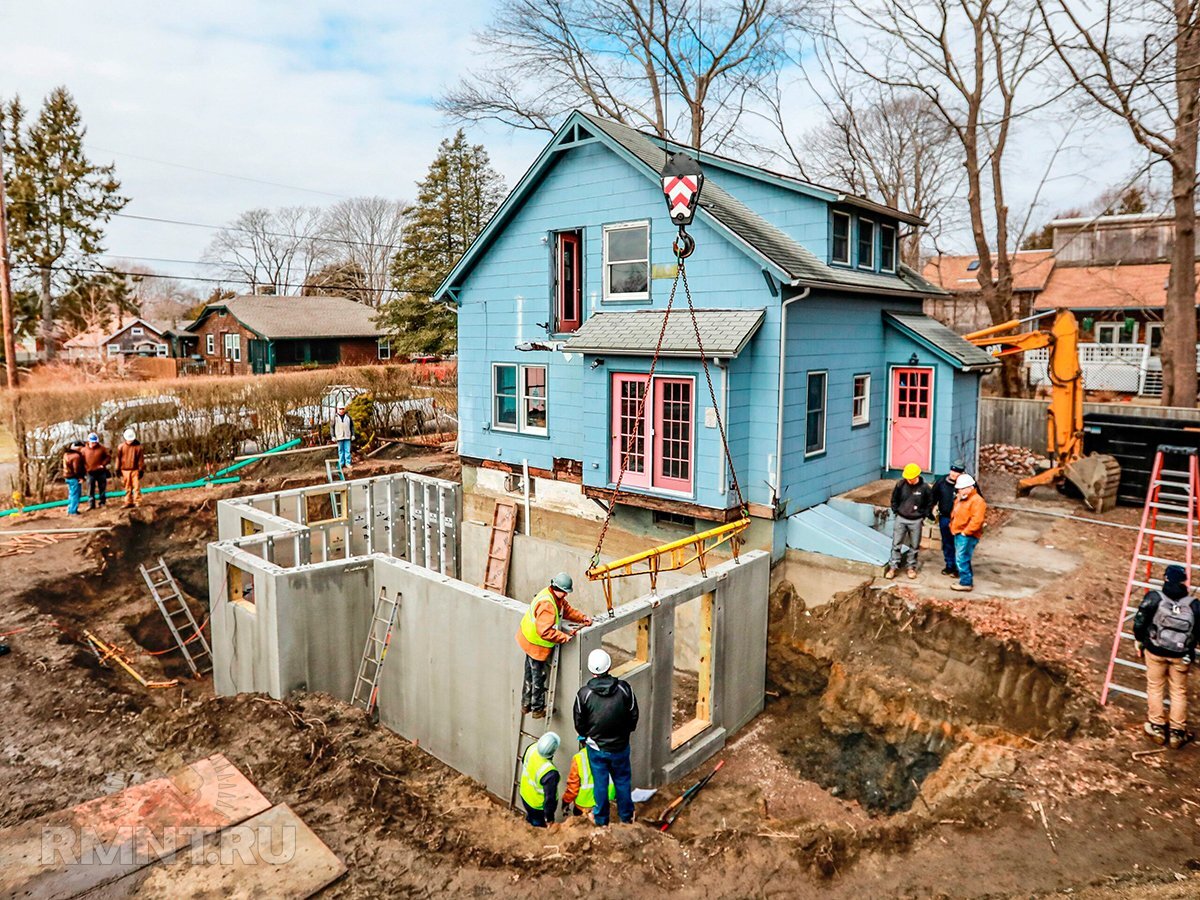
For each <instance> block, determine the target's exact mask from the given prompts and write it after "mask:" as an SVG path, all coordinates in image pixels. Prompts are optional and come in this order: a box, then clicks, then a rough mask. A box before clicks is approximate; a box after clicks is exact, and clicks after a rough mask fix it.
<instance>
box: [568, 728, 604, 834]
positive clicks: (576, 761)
mask: <svg viewBox="0 0 1200 900" xmlns="http://www.w3.org/2000/svg"><path fill="white" fill-rule="evenodd" d="M608 799H609V800H610V801H612V800H616V799H617V784H616V782H615V781H609V783H608ZM595 808H596V780H595V779H594V778H593V777H592V761H591V759H589V758H588V746H587V738H585V737H582V736H581V737H580V738H579V752H578V753H576V754H575V755H574V756H572V757H571V768H570V770H569V771H568V772H567V789H566V790H565V791H563V814H564V815H568V816H570V815H576V816H578V815H582V814H587V815H589V816H590V815H591V812H592V810H593V809H595Z"/></svg>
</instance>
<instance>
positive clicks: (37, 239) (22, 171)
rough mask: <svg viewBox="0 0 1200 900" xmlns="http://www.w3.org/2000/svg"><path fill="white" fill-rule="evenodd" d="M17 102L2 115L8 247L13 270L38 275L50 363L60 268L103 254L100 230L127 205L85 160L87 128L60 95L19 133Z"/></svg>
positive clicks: (108, 172)
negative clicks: (15, 267)
mask: <svg viewBox="0 0 1200 900" xmlns="http://www.w3.org/2000/svg"><path fill="white" fill-rule="evenodd" d="M24 118H25V110H24V108H23V107H22V106H21V102H20V98H14V99H13V100H12V101H11V102H10V103H9V104H8V105H7V107H6V108H0V125H2V126H3V130H4V139H5V147H4V151H5V160H6V162H7V164H8V165H9V167H10V170H9V172H8V173H7V174H8V191H9V223H8V224H9V239H10V242H11V248H12V259H13V263H14V265H18V266H23V267H24V268H25V269H26V270H32V271H33V272H34V274H35V275H36V280H37V285H36V286H37V290H38V294H39V300H40V307H41V308H40V317H41V326H40V331H41V335H42V338H43V340H44V341H45V344H46V356H47V358H49V359H53V357H54V355H55V351H56V349H57V343H58V339H59V333H58V328H57V327H56V322H55V318H56V312H57V310H56V303H55V299H54V293H55V288H56V286H61V285H62V284H63V283H64V282H65V281H66V279H64V278H62V277H61V276H62V274H63V270H64V268H65V267H66V266H75V267H79V266H82V265H87V264H89V263H91V262H93V261H94V259H95V257H97V256H99V255H100V254H101V253H103V252H104V246H103V243H104V225H105V223H106V222H107V221H108V220H109V218H111V216H112V215H113V213H116V212H120V210H121V209H122V208H124V206H125V204H126V203H128V202H129V200H128V198H126V197H123V196H121V194H120V189H121V183H120V182H119V181H118V180H117V178H116V176H115V174H114V171H115V167H114V166H113V165H111V164H110V165H107V166H99V165H96V164H94V163H93V162H91V161H90V160H89V159H88V158H87V156H86V155H85V153H84V149H83V139H84V136H85V135H86V134H87V128H85V127H84V125H83V120H82V118H81V117H80V114H79V107H78V106H76V105H75V99H74V98H73V97H72V96H71V94H70V93H69V92H68V91H67V89H66V88H65V87H57V88H55V89H54V90H53V91H51V92H50V95H49V96H48V97H47V98H46V100H45V103H44V104H43V105H42V110H41V112H40V114H39V115H38V118H37V121H36V122H34V123H32V124H31V125H29V126H28V127H26V126H25V122H24Z"/></svg>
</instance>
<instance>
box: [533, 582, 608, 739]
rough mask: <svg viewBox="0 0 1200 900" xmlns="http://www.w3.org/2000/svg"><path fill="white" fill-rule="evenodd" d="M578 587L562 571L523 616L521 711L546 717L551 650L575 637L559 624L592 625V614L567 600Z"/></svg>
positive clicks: (543, 589) (539, 592)
mask: <svg viewBox="0 0 1200 900" xmlns="http://www.w3.org/2000/svg"><path fill="white" fill-rule="evenodd" d="M574 588H575V585H574V582H573V581H572V580H571V576H570V575H568V574H567V573H566V572H559V573H558V574H557V575H555V576H554V577H553V578H552V579H550V584H549V586H547V587H544V588H542V589H541V590H540V591H538V594H537V596H536V597H534V598H533V602H532V603H530V604H529V609H527V610H525V615H524V616H523V617H522V618H521V627H520V628H519V629H518V631H517V644H518V645H520V647H521V649H522V650H524V651H525V683H524V687H523V688H522V691H521V712H522V713H530V714H532V716H533V718H535V719H544V718H545V717H546V680H547V676H548V675H549V673H550V654H551V653H552V652H553V651H554V648H555V646H556V645H558V644H565V643H566V642H567V641H569V640H571V638H572V637H574V636H575V635H574V632H570V631H564V630H563V629H562V628H561V627H560V626H561V624H562V621H563V620H564V619H565V620H566V621H568V622H577V623H579V624H582V625H585V626H586V625H591V624H592V619H591V616H588V615H585V614H584V613H581V612H580V611H579V610H577V609H576V608H575V607H573V606H572V605H571V604H570V603H568V602H567V595H568V594H569V593H571V591H573V590H574Z"/></svg>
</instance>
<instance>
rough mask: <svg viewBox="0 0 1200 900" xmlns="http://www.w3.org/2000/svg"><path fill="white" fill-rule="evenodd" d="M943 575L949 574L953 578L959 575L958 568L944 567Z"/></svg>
mask: <svg viewBox="0 0 1200 900" xmlns="http://www.w3.org/2000/svg"><path fill="white" fill-rule="evenodd" d="M942 574H943V575H949V576H950V577H951V578H957V577H958V569H942Z"/></svg>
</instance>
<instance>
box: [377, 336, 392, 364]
mask: <svg viewBox="0 0 1200 900" xmlns="http://www.w3.org/2000/svg"><path fill="white" fill-rule="evenodd" d="M375 355H376V356H378V357H379V358H380V359H391V358H392V341H391V338H379V340H377V341H376V342H375Z"/></svg>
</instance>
